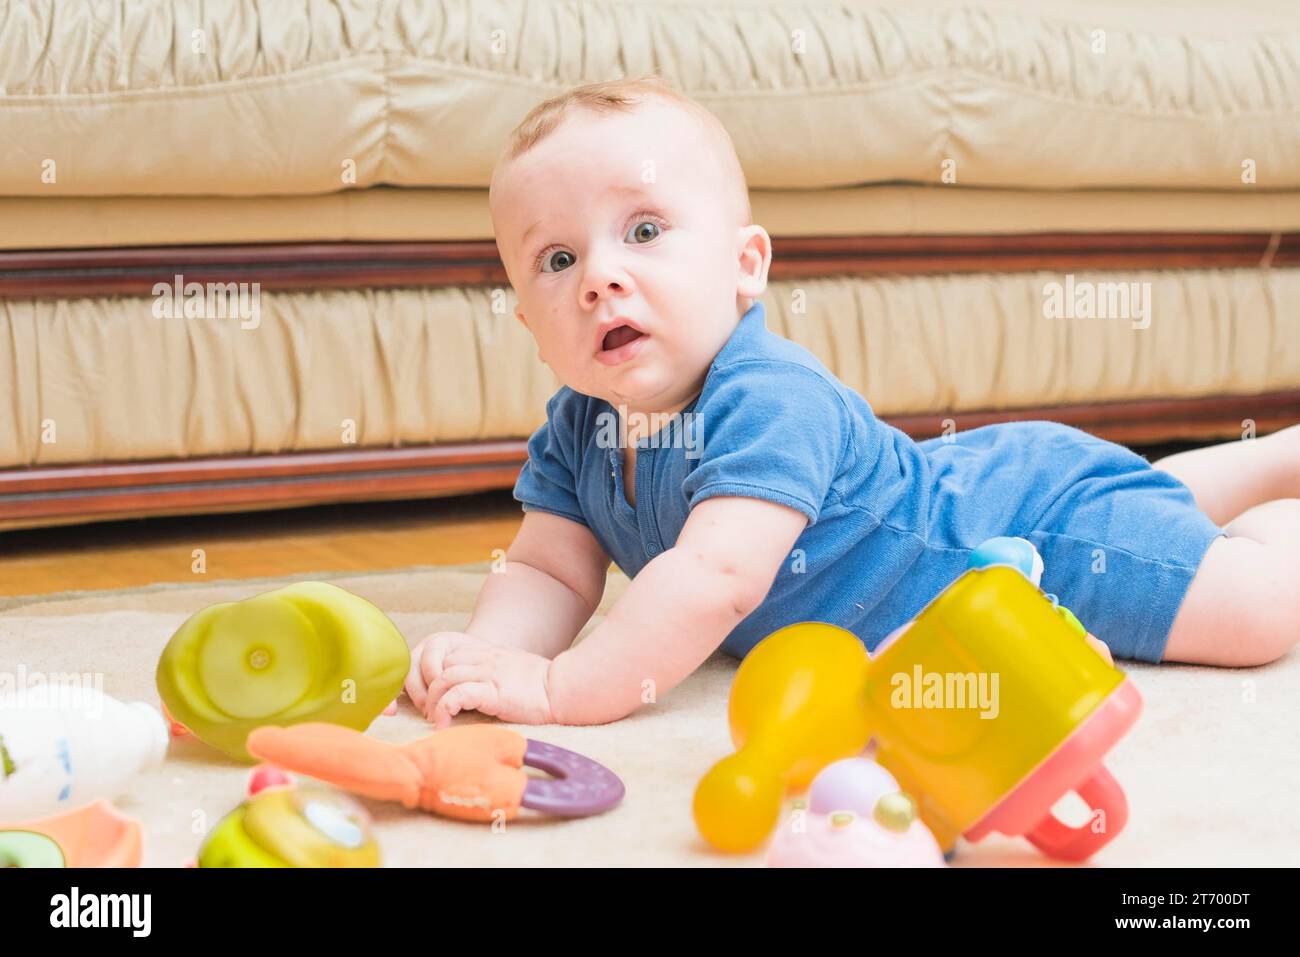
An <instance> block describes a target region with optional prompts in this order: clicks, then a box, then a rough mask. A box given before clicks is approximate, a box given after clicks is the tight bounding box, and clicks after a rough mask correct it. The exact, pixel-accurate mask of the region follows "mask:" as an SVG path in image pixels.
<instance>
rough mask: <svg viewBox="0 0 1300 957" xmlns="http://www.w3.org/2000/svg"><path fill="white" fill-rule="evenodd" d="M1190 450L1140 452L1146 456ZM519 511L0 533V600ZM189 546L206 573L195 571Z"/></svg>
mask: <svg viewBox="0 0 1300 957" xmlns="http://www.w3.org/2000/svg"><path fill="white" fill-rule="evenodd" d="M1190 447H1193V446H1192V444H1188V443H1176V444H1170V445H1165V446H1159V447H1154V446H1151V447H1145V448H1137V449H1135V451H1137V452H1139V453H1141V454H1143V455H1146V456H1147V457H1148V458H1149V459H1154V458H1157V457H1158V456H1160V455H1167V454H1169V453H1171V452H1176V451H1180V450H1181V449H1184V448H1190ZM522 518H523V513H522V512H521V511H520V509H519V503H518V502H516V501H515V500H514V498H513V497H512V496H511V492H510V490H509V489H503V490H500V491H496V492H484V493H479V494H476V495H462V496H455V497H448V498H436V499H424V500H420V501H405V502H371V503H364V504H344V505H331V506H325V507H317V508H303V509H288V510H284V511H275V512H246V513H229V514H225V515H190V516H177V517H172V518H150V519H139V520H136V521H127V522H105V523H98V524H92V525H68V526H63V527H58V528H37V529H24V530H20V531H8V532H0V596H3V597H9V596H14V595H43V594H49V593H52V592H63V591H82V590H95V589H104V588H134V587H138V586H141V585H150V584H154V583H157V582H192V581H196V580H199V579H200V578H206V579H207V580H209V581H216V580H219V579H230V578H270V577H275V576H282V575H299V574H307V573H312V572H340V571H382V570H384V569H389V568H406V567H409V566H411V565H460V564H466V563H469V562H487V561H491V560H492V558H493V557H494V556H493V554H492V553H493V550H494V549H498V548H500V549H505V548H507V547H509V545H510V542H511V541H512V540H513V539H514V536H515V532H516V531H517V530H518V528H519V523H520V521H521V520H522ZM196 549H202V550H203V560H204V562H205V564H206V569H205V570H204V571H203V572H196V571H195V570H194V564H195V558H194V553H195V550H196Z"/></svg>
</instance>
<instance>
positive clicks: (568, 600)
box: [406, 511, 609, 723]
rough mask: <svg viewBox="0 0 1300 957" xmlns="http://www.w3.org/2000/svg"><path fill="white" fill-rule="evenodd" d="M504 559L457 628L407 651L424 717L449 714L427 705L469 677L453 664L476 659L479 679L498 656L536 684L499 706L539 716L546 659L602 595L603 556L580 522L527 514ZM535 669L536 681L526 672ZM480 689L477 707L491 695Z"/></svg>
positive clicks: (411, 686)
mask: <svg viewBox="0 0 1300 957" xmlns="http://www.w3.org/2000/svg"><path fill="white" fill-rule="evenodd" d="M505 558H506V561H505V564H504V566H502V570H501V571H500V572H489V573H488V576H487V580H486V581H485V582H484V584H483V588H482V589H481V590H480V591H479V596H478V601H477V602H476V603H475V606H474V613H473V615H472V616H471V617H470V623H469V624H468V625H467V626H466V627H465V630H464V631H463V632H458V631H437V632H434V633H433V634H431V635H428V636H427V637H425V638H424V639H423V640H421V641H420V642H419V643H418V644H416V646H415V647H414V648H412V649H411V666H410V670H409V672H408V674H407V677H406V693H407V695H408V696H409V697H410V699H411V702H412V703H413V704H414V705H415V707H416V708H417V709H418V710H419V711H420V712H422V713H423V714H424V715H425V717H427V718H428V719H429V720H430V721H434V722H435V723H446V722H447V721H449V720H450V714H451V713H453V712H450V711H449V709H448V708H447V707H444V708H443V709H442V711H443V713H442V714H440V715H436V714H435V713H434V710H433V709H434V707H435V706H436V705H437V704H438V703H439V700H440V699H441V698H442V697H443V695H444V693H445V692H446V691H447V690H449V689H450V687H451V686H452V685H453V684H454V683H455V682H454V681H453V680H452V679H453V677H457V676H458V677H460V678H462V679H463V680H466V681H467V680H468V677H469V676H468V674H467V672H466V670H465V668H464V667H462V668H461V670H460V671H459V672H453V671H452V670H451V669H454V668H455V667H456V666H457V664H460V665H462V666H465V665H474V666H477V673H476V674H475V675H474V677H476V678H482V677H484V676H485V675H484V672H491V671H492V670H498V671H499V670H500V669H499V668H498V669H493V668H492V667H491V663H494V662H499V661H500V660H501V659H507V660H508V661H509V662H511V663H512V664H513V665H514V666H515V670H516V671H518V672H520V673H521V681H522V683H524V684H526V685H532V684H535V685H536V690H535V691H534V692H533V693H531V694H528V695H526V696H525V697H527V698H528V699H529V700H527V701H519V702H515V703H513V704H512V703H511V702H510V701H506V702H501V701H500V700H499V699H500V695H499V694H498V695H497V696H496V697H497V699H498V701H497V704H498V705H504V706H505V708H507V709H508V708H511V707H519V708H522V709H523V712H522V713H523V714H524V715H526V716H529V717H537V718H542V717H545V715H546V706H545V693H546V691H545V673H546V667H547V666H548V665H549V663H550V662H549V660H548V659H550V658H553V657H554V656H555V655H556V654H558V653H559V652H561V651H563V650H564V649H565V648H567V647H569V645H571V644H572V643H573V639H574V636H575V635H577V633H578V632H579V631H581V630H582V626H583V625H585V624H586V623H587V621H588V619H590V618H591V616H592V613H593V612H594V611H595V610H596V606H597V605H599V604H600V600H601V597H602V596H603V595H604V593H605V577H606V571H607V570H608V568H609V557H608V556H607V555H606V554H605V552H604V549H602V548H601V547H600V544H599V543H598V542H597V541H596V539H595V536H593V535H592V534H591V531H590V530H589V529H588V528H587V527H586V526H584V525H581V524H579V523H578V522H574V521H570V520H569V519H567V518H562V517H560V516H558V515H552V514H550V513H548V512H541V511H530V512H525V513H524V520H523V523H522V524H521V525H520V528H519V532H518V534H517V535H516V536H515V540H514V542H513V543H511V545H510V549H509V551H507V552H506V556H505ZM493 648H496V649H498V652H497V653H494V652H493V650H492V649H493ZM507 651H508V652H509V654H501V653H499V652H507ZM534 674H535V680H533V679H530V678H529V677H528V676H529V675H534ZM467 690H469V689H465V690H463V691H462V695H465V692H466V691H467ZM483 690H484V689H481V688H480V689H478V698H479V699H480V700H481V701H482V702H483V705H482V707H481V710H487V708H489V707H491V706H492V704H491V697H490V696H485V695H483V694H482V692H483ZM466 700H468V696H467V697H466ZM468 706H469V705H468V704H466V707H468ZM498 710H502V709H501V708H498Z"/></svg>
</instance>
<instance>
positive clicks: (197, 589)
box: [0, 566, 1300, 867]
mask: <svg viewBox="0 0 1300 957" xmlns="http://www.w3.org/2000/svg"><path fill="white" fill-rule="evenodd" d="M485 573H486V566H471V567H461V568H421V569H411V570H406V571H401V572H394V573H385V574H375V575H347V576H328V575H322V576H318V577H321V578H324V579H325V580H328V581H332V582H334V583H335V584H338V585H341V586H342V587H344V588H348V589H351V590H352V591H355V592H357V593H358V594H360V595H363V596H365V597H366V598H368V599H370V600H371V601H373V602H374V603H375V604H377V605H378V606H379V607H380V608H382V609H384V610H385V611H386V612H388V614H389V615H391V616H392V618H393V620H394V621H395V622H396V623H397V625H398V627H399V628H401V630H402V631H403V633H404V634H405V635H406V636H407V639H408V640H409V641H411V642H414V641H415V640H417V639H418V638H420V637H421V636H423V635H424V634H426V633H428V632H429V631H432V630H435V629H440V628H459V627H463V626H464V624H465V623H466V622H467V620H468V615H469V611H470V609H471V608H472V607H473V602H474V598H475V596H476V595H477V593H478V588H479V586H480V584H481V582H482V579H483V576H484V574H485ZM283 581H285V580H277V581H257V582H228V583H216V584H199V585H193V586H190V585H182V586H155V587H151V588H143V589H136V590H130V591H118V592H100V593H93V594H68V595H61V596H53V597H43V598H32V599H0V669H3V670H11V669H14V670H16V669H17V667H18V666H19V665H20V664H21V665H23V666H25V667H26V668H27V669H28V671H29V672H30V671H43V672H74V671H75V672H102V673H103V675H104V690H105V691H107V692H108V693H109V694H112V695H115V696H117V697H119V698H122V699H124V700H128V701H129V700H144V701H149V702H152V703H155V704H156V703H157V701H158V696H157V692H156V691H155V689H154V684H153V675H154V666H155V664H156V661H157V657H158V654H159V652H160V651H161V649H162V647H163V645H164V644H165V643H166V641H167V639H168V638H169V637H170V636H171V634H172V632H173V631H174V630H175V629H176V627H177V626H178V625H180V623H181V622H182V621H183V620H184V619H185V618H186V617H187V616H188V615H190V614H192V613H193V612H195V611H197V610H198V609H200V608H202V607H203V606H205V605H208V604H211V603H213V602H217V601H228V600H231V599H235V598H241V597H246V596H248V595H252V594H256V593H257V592H261V591H265V590H267V589H268V588H271V587H274V586H275V585H277V584H280V583H282V582H283ZM626 586H627V579H626V578H624V577H623V576H622V575H613V576H611V579H610V587H609V589H608V592H607V594H606V598H605V604H604V605H603V606H602V609H601V611H602V612H604V611H605V610H607V608H608V607H609V605H610V604H611V603H612V602H613V601H614V600H615V599H616V598H617V597H618V595H619V594H620V593H621V592H622V590H623V589H624V588H625V587H626ZM593 624H594V622H593ZM591 627H592V625H588V630H589V629H590V628H591ZM584 633H585V632H584ZM735 666H736V663H735V662H734V661H733V660H731V659H726V658H722V657H715V658H714V659H713V660H712V661H710V662H709V663H708V664H706V665H705V666H704V667H703V668H701V669H700V670H699V671H698V672H697V673H696V674H695V675H693V676H692V677H691V678H690V679H689V680H688V681H687V682H686V683H685V684H683V685H682V686H681V687H679V688H678V689H676V690H675V691H674V692H672V693H671V694H669V695H667V696H665V697H664V698H663V699H661V700H660V701H659V702H658V703H657V704H654V705H650V706H647V707H645V708H643V709H642V710H641V711H640V712H638V713H637V714H635V715H633V716H632V717H629V718H626V719H624V720H623V721H619V722H616V723H615V724H612V725H607V726H604V727H593V728H566V727H546V728H522V729H521V730H523V731H524V732H525V733H526V734H528V735H531V736H535V737H537V738H539V739H542V740H545V741H550V742H553V743H555V744H557V745H561V746H563V747H567V748H571V749H573V750H575V751H579V752H582V753H584V754H587V755H590V756H591V757H593V758H595V759H596V760H598V761H602V762H604V763H605V764H607V765H609V767H610V768H612V769H613V770H614V771H615V772H616V773H617V774H619V775H620V776H621V777H622V778H623V781H624V782H625V783H626V784H627V788H628V793H627V798H626V800H625V801H624V803H623V804H622V805H621V806H620V807H619V808H617V809H615V810H614V811H612V812H610V813H608V814H605V815H603V816H601V817H597V818H589V819H583V820H576V821H555V820H544V819H536V818H534V819H530V820H522V819H521V820H519V821H516V822H514V823H512V824H510V825H508V826H507V827H506V828H505V830H504V831H502V832H500V833H493V831H492V830H491V829H490V828H489V827H487V826H480V825H472V824H464V823H458V822H454V821H448V820H443V819H440V818H436V817H433V816H431V815H427V814H421V813H417V812H410V811H406V810H404V809H402V808H400V807H398V806H396V805H387V804H381V803H378V802H365V803H366V805H367V807H368V808H369V809H370V811H371V813H372V814H373V815H374V818H375V821H376V824H377V829H378V834H379V840H380V843H381V845H382V850H383V855H384V860H385V863H387V864H389V865H396V866H432V867H438V866H444V865H452V866H473V865H505V866H511V865H616V866H617V865H687V866H690V865H709V866H713V865H719V864H742V865H743V864H748V865H753V864H760V863H762V856H761V855H760V854H754V855H751V856H749V857H745V858H732V857H726V856H723V855H719V854H715V853H713V852H711V851H710V850H709V849H708V847H707V846H706V845H705V844H704V843H703V842H702V841H701V839H700V838H699V837H698V835H697V834H696V832H695V829H694V825H693V823H692V820H691V813H690V806H691V795H692V792H693V790H694V786H695V782H696V781H697V780H698V779H699V777H700V775H701V774H703V773H704V771H706V770H707V769H708V767H709V766H710V765H711V764H712V763H713V762H714V761H715V760H717V759H718V758H719V757H720V756H722V755H723V754H724V753H726V751H727V750H728V745H729V739H728V735H727V728H726V697H727V690H728V688H729V686H730V681H731V676H732V674H733V673H734V671H735ZM1129 670H1130V674H1131V675H1132V677H1133V680H1134V681H1135V682H1136V684H1137V685H1138V687H1139V689H1140V690H1141V692H1142V694H1143V697H1144V698H1145V701H1146V708H1145V711H1144V714H1143V716H1142V718H1141V719H1140V721H1139V722H1138V725H1137V727H1136V728H1135V729H1134V731H1133V732H1132V733H1131V734H1130V735H1129V737H1128V738H1126V739H1125V740H1124V741H1123V742H1122V743H1121V744H1120V746H1119V747H1118V749H1117V750H1116V751H1115V753H1114V754H1113V756H1112V758H1111V760H1110V762H1109V766H1110V768H1111V770H1112V771H1113V772H1114V774H1115V775H1116V777H1118V778H1119V780H1120V782H1121V783H1122V784H1123V785H1124V787H1125V789H1126V791H1127V793H1128V796H1129V801H1130V807H1131V818H1130V822H1129V825H1128V828H1127V829H1126V830H1125V832H1124V833H1123V834H1121V835H1120V836H1119V837H1117V838H1116V839H1115V841H1114V842H1113V843H1112V844H1111V845H1110V846H1109V847H1107V848H1106V849H1104V850H1103V851H1102V852H1101V853H1099V854H1098V855H1097V856H1096V857H1095V858H1094V860H1093V863H1094V864H1097V865H1139V866H1141V865H1155V864H1163V865H1194V864H1195V865H1214V866H1229V865H1287V866H1294V865H1296V864H1300V800H1298V798H1300V653H1295V652H1293V653H1292V654H1291V655H1290V656H1289V657H1288V658H1287V659H1285V660H1284V661H1282V662H1279V663H1277V664H1275V665H1272V666H1269V667H1267V668H1260V669H1252V670H1241V671H1226V670H1220V669H1210V668H1189V667H1178V666H1160V667H1149V666H1132V667H1130V669H1129ZM471 719H474V718H473V717H472V718H471ZM370 733H371V734H374V735H376V736H377V737H380V738H383V739H385V740H390V741H408V740H411V739H413V738H416V737H419V736H421V735H423V734H425V733H427V727H426V726H425V725H424V724H423V722H422V720H421V719H420V717H419V716H418V715H417V714H416V713H415V712H414V710H413V709H412V708H411V707H410V705H409V703H408V702H406V700H405V698H403V699H402V703H401V710H400V712H399V714H398V715H397V716H395V717H380V718H379V719H377V720H376V721H375V723H374V724H373V725H372V726H371V730H370ZM246 773H247V771H246V768H244V767H242V766H239V765H236V764H234V763H232V762H229V761H228V760H227V759H225V758H223V757H222V756H221V755H219V754H218V753H217V752H215V751H212V750H210V749H208V748H207V747H206V746H204V745H202V744H201V743H199V742H197V741H194V740H192V739H188V740H184V741H180V742H176V743H174V744H173V746H172V751H171V755H170V757H169V758H168V760H167V762H166V763H165V764H164V766H163V767H162V768H160V769H158V770H156V771H154V772H151V773H149V774H147V775H143V776H142V777H141V778H140V780H139V781H138V783H137V785H136V786H135V787H134V789H133V790H132V791H131V793H130V794H129V795H126V796H124V797H123V798H121V799H120V800H119V801H118V802H117V803H118V806H119V807H121V808H122V809H123V810H124V811H126V812H128V813H130V814H133V815H135V816H137V817H139V818H140V819H141V820H142V821H143V822H144V824H145V832H146V837H145V862H146V864H148V865H151V866H160V867H168V866H176V865H179V864H181V863H182V862H184V861H185V860H187V859H188V858H192V857H193V856H194V853H195V851H196V849H197V847H198V845H199V843H200V839H201V834H200V832H201V828H202V826H203V825H204V823H206V824H207V825H208V826H211V825H212V824H214V823H215V822H216V821H217V819H218V818H219V817H220V816H221V815H223V814H225V813H226V812H227V811H229V810H230V809H231V808H233V807H234V806H235V805H236V804H238V803H239V801H240V799H241V797H242V794H243V788H244V783H245V778H246ZM956 863H958V864H960V865H1031V866H1032V865H1040V864H1043V863H1045V862H1044V861H1043V859H1042V858H1041V857H1040V855H1039V854H1038V853H1037V852H1036V851H1035V850H1034V849H1033V848H1031V847H1029V845H1028V844H1026V843H1024V842H1023V841H1020V840H1012V839H1007V838H1003V837H1001V836H1000V835H995V836H994V837H991V838H989V839H986V840H985V841H982V842H980V843H979V844H967V843H963V844H961V845H960V853H959V855H958V858H957V861H956Z"/></svg>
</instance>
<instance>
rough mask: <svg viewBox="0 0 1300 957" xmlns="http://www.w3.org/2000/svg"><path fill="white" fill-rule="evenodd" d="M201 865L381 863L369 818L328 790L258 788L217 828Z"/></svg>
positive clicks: (204, 849)
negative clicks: (260, 789)
mask: <svg viewBox="0 0 1300 957" xmlns="http://www.w3.org/2000/svg"><path fill="white" fill-rule="evenodd" d="M196 863H197V864H198V866H199V867H204V868H211V867H317V868H319V867H379V866H380V856H379V844H378V843H377V842H376V841H375V836H374V833H373V832H372V830H371V822H370V816H369V815H368V814H367V813H366V812H365V810H364V809H363V808H362V807H361V806H360V805H359V804H357V803H356V802H355V801H353V800H351V799H350V798H348V797H346V796H344V795H342V794H337V793H335V792H333V791H329V790H326V789H324V788H306V789H299V788H296V787H273V788H267V789H266V790H262V791H258V792H257V793H256V794H253V795H251V796H250V797H249V798H248V800H247V801H245V802H244V803H243V804H241V805H240V806H239V807H237V808H236V809H235V810H233V811H231V812H230V813H229V814H227V815H226V816H225V817H223V818H222V819H221V821H220V822H219V823H218V824H217V826H216V827H215V828H213V830H212V833H211V834H210V835H209V836H208V838H207V840H206V841H204V842H203V846H202V847H201V848H200V849H199V856H198V860H197V862H196Z"/></svg>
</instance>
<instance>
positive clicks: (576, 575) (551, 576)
mask: <svg viewBox="0 0 1300 957" xmlns="http://www.w3.org/2000/svg"><path fill="white" fill-rule="evenodd" d="M505 557H506V561H505V565H504V566H503V567H502V570H501V571H500V572H494V573H490V574H489V575H488V576H487V581H486V582H485V583H484V585H483V588H482V590H481V591H480V592H479V596H478V601H477V603H476V604H475V606H474V614H473V615H472V616H471V618H470V622H469V624H468V625H466V626H465V633H466V634H469V635H473V636H474V637H476V638H482V639H483V640H484V641H491V642H493V643H494V644H500V645H510V646H511V647H513V648H519V649H521V650H523V651H530V652H532V653H534V654H537V655H541V656H542V657H544V658H554V657H555V656H556V655H557V654H559V653H560V652H561V651H563V650H564V649H565V648H568V647H569V645H571V644H572V643H573V639H574V636H576V635H577V634H578V632H579V631H581V630H582V626H583V625H585V624H586V623H587V621H588V620H589V619H590V618H591V616H592V615H593V614H594V613H595V611H596V607H597V606H598V605H599V604H600V600H601V598H602V597H603V596H604V594H605V576H606V571H607V570H608V569H609V556H608V555H606V554H605V550H604V549H603V548H601V547H600V543H599V542H597V541H596V538H595V536H594V535H592V534H591V530H590V529H588V528H587V527H586V526H584V525H579V524H578V523H577V522H573V521H570V520H569V519H567V518H562V517H560V516H559V515H552V514H550V513H549V512H538V511H532V512H525V513H524V520H523V523H522V524H521V525H520V527H519V532H518V534H517V535H516V536H515V540H514V542H512V543H511V545H510V549H509V550H508V551H507V552H506V556H505Z"/></svg>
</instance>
